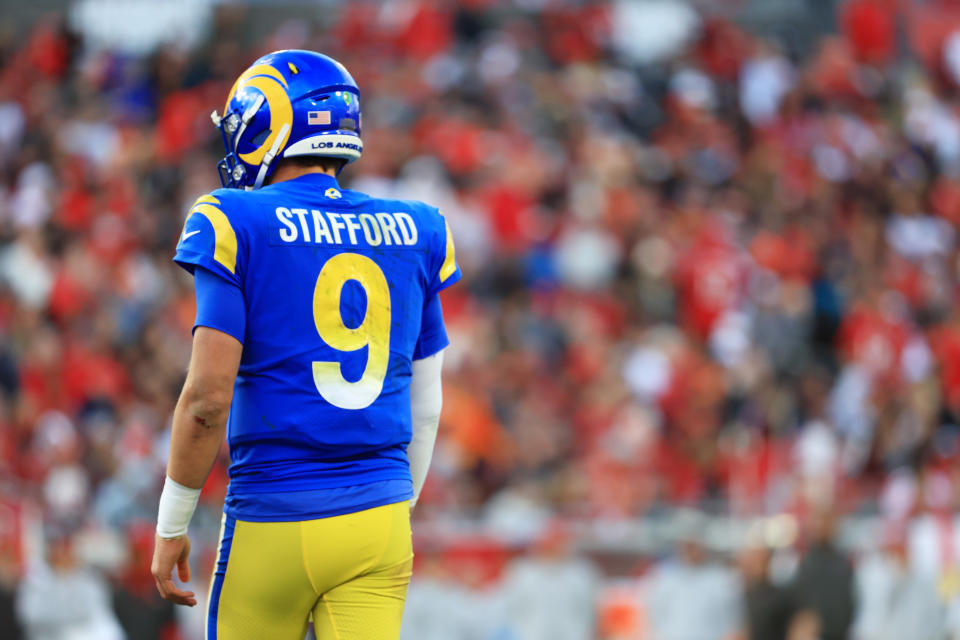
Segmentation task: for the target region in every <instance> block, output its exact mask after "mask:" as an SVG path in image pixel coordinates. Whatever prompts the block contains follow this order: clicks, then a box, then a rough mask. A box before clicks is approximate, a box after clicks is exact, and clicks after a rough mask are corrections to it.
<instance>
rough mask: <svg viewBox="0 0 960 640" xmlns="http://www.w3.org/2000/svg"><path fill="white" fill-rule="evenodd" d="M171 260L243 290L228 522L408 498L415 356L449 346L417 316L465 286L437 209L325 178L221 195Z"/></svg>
mask: <svg viewBox="0 0 960 640" xmlns="http://www.w3.org/2000/svg"><path fill="white" fill-rule="evenodd" d="M174 260H175V261H176V262H177V264H179V265H180V266H182V267H184V268H185V269H187V270H188V271H190V272H191V273H192V272H194V270H195V268H196V267H203V268H204V269H206V270H209V271H210V272H212V273H214V274H216V275H217V276H219V277H221V278H223V279H224V280H225V281H227V282H229V283H230V284H232V285H234V286H236V287H237V288H238V289H239V290H240V291H241V292H242V294H243V301H244V305H243V307H244V311H245V314H246V318H245V325H244V326H245V329H244V335H243V336H242V342H243V355H242V358H241V362H240V370H239V373H238V376H237V380H236V384H235V387H234V395H233V404H232V406H231V409H230V416H229V419H228V422H227V441H228V444H229V447H230V458H231V465H230V487H229V490H228V494H227V500H226V502H225V510H226V511H227V514H228V515H230V516H232V517H235V518H238V519H241V520H259V521H269V520H303V519H310V518H317V517H326V516H330V515H336V514H338V513H349V512H353V511H358V510H361V509H365V508H371V507H374V506H380V505H383V504H389V503H391V502H397V501H400V500H405V499H408V498H410V497H411V495H412V485H411V481H410V469H409V463H408V460H407V457H406V448H407V445H408V444H409V442H410V438H411V420H410V391H409V386H410V376H411V362H412V360H413V359H414V358H420V357H426V356H429V355H432V354H433V353H435V352H436V351H439V350H440V349H442V348H443V347H444V346H446V333H445V332H444V331H443V327H442V317H441V319H440V321H439V322H440V325H441V326H440V327H439V328H438V327H436V326H426V325H427V324H429V323H427V322H426V321H425V320H424V317H425V316H424V309H425V305H427V303H428V302H429V301H431V300H434V299H435V296H436V294H437V292H439V291H440V290H442V289H444V288H446V287H447V286H449V285H451V284H453V283H454V282H456V281H457V280H459V279H460V269H459V267H458V266H457V262H456V256H455V250H454V245H453V239H452V237H451V235H450V229H449V227H448V225H447V224H446V222H445V221H444V218H443V216H442V215H441V214H440V212H439V211H438V210H437V209H436V208H433V207H430V206H428V205H425V204H423V203H421V202H414V201H400V200H384V199H377V198H372V197H370V196H368V195H365V194H363V193H359V192H356V191H349V190H344V189H341V188H340V187H339V185H338V184H337V182H336V180H335V179H334V178H332V177H330V176H327V175H324V174H316V173H314V174H307V175H304V176H301V177H299V178H296V179H294V180H288V181H284V182H279V183H276V184H273V185H269V186H267V187H264V188H262V189H258V190H255V191H241V190H236V189H218V190H216V191H213V192H212V193H211V194H209V195H206V196H203V197H201V198H200V199H199V200H198V201H197V202H196V204H195V205H194V206H193V208H192V209H191V212H190V215H189V216H188V218H187V221H186V223H185V225H184V229H183V234H182V235H181V238H180V242H179V244H178V245H177V252H176V256H175V257H174ZM434 324H435V323H434Z"/></svg>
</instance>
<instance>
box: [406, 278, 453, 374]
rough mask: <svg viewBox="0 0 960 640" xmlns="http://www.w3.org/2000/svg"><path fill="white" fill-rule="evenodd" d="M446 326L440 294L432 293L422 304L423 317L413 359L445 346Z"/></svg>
mask: <svg viewBox="0 0 960 640" xmlns="http://www.w3.org/2000/svg"><path fill="white" fill-rule="evenodd" d="M449 344H450V339H449V338H447V328H446V326H445V325H444V323H443V307H442V306H441V305H440V296H439V295H437V294H434V295H433V296H431V297H430V298H428V299H427V302H426V304H424V305H423V318H422V320H421V322H420V337H419V338H418V339H417V344H416V346H415V347H414V349H413V359H414V360H422V359H423V358H429V357H430V356H432V355H434V354H435V353H437V352H439V351H442V350H443V349H445V348H447V345H449Z"/></svg>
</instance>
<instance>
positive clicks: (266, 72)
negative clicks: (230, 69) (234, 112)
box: [223, 64, 287, 113]
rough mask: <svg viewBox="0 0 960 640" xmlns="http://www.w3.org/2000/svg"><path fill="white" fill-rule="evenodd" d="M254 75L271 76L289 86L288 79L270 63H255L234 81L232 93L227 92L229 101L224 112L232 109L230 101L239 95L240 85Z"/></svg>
mask: <svg viewBox="0 0 960 640" xmlns="http://www.w3.org/2000/svg"><path fill="white" fill-rule="evenodd" d="M254 76H270V77H271V78H273V79H274V80H276V81H277V82H279V83H280V84H282V85H283V88H284V89H286V88H287V79H286V78H284V77H283V74H282V73H280V72H279V71H278V70H276V69H274V68H273V67H271V66H270V65H268V64H258V65H254V66H252V67H250V68H249V69H247V70H246V71H244V72H243V73H241V74H240V77H239V78H237V81H236V82H234V83H233V87H231V88H230V93H228V94H227V102H226V104H224V106H223V112H224V113H227V111H229V110H230V109H229V107H230V101H231V100H233V96H235V95H237V90H238V89H239V88H240V86H241V85H242V84H243V83H245V82H246V81H247V80H249V79H250V78H252V77H254Z"/></svg>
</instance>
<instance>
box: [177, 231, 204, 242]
mask: <svg viewBox="0 0 960 640" xmlns="http://www.w3.org/2000/svg"><path fill="white" fill-rule="evenodd" d="M201 231H203V229H197V230H196V231H191V232H190V233H186V232H184V234H183V235H182V236H180V242H183V241H184V240H186V239H187V238H189V237H190V236H195V235H197V234H198V233H200V232H201Z"/></svg>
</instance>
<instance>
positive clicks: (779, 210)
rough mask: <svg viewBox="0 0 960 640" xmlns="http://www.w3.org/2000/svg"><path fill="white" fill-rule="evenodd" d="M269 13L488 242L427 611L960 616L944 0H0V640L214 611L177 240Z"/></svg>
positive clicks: (474, 635)
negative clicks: (180, 539)
mask: <svg viewBox="0 0 960 640" xmlns="http://www.w3.org/2000/svg"><path fill="white" fill-rule="evenodd" d="M286 48H309V49H315V50H318V51H322V52H324V53H327V54H330V55H332V56H335V57H336V58H338V59H339V60H341V61H342V62H343V63H344V64H346V66H347V67H348V68H349V69H350V70H351V71H352V73H353V75H354V76H355V77H356V79H357V81H358V82H359V84H360V87H361V91H362V92H363V109H364V140H365V142H366V144H365V153H364V156H363V159H362V161H360V162H359V163H357V164H355V165H351V166H350V167H349V168H348V169H347V170H346V171H345V172H344V174H343V176H342V177H343V183H344V184H346V185H349V186H351V187H353V188H356V189H360V190H363V191H368V192H370V193H372V194H375V195H382V196H398V197H404V198H416V199H422V200H425V201H427V202H430V203H432V204H434V205H437V206H440V207H441V208H442V209H443V211H444V213H445V214H446V215H447V218H448V220H449V221H450V225H451V227H452V229H453V232H454V235H455V237H456V240H457V249H458V252H457V255H458V258H459V261H460V263H461V265H462V267H463V271H464V274H465V277H464V281H463V282H462V283H461V284H459V285H458V286H456V287H453V288H452V289H450V290H449V291H448V292H446V293H445V294H444V300H443V302H444V309H445V314H446V318H447V323H448V327H449V332H450V335H451V340H452V346H451V347H450V349H449V351H448V354H447V356H446V374H445V403H444V415H443V419H442V422H441V431H440V436H439V441H438V444H437V451H436V455H435V457H434V462H433V467H432V472H431V475H430V477H429V480H428V482H427V485H426V488H425V490H424V494H423V497H422V499H421V501H420V504H419V506H418V507H417V509H416V511H415V512H414V520H415V522H414V529H415V534H414V541H415V547H416V552H417V561H416V562H417V564H416V569H415V574H414V580H413V583H412V586H411V588H410V595H409V601H408V606H407V613H406V619H405V623H404V638H405V639H410V640H412V639H426V640H433V639H437V640H440V639H443V640H451V639H452V640H460V639H464V640H541V639H543V640H547V639H549V640H578V639H588V638H599V639H604V640H784V639H789V640H814V639H819V640H846V639H853V640H945V639H948V638H949V639H954V640H955V639H957V638H960V520H958V518H957V507H958V504H960V465H958V459H960V426H958V425H960V314H958V305H957V301H958V295H960V288H958V287H960V250H958V242H957V238H956V231H955V230H956V228H957V225H958V224H960V181H958V180H960V109H958V107H960V1H957V0H926V1H924V0H913V1H911V0H848V1H833V0H713V1H709V2H708V1H706V0H703V1H701V2H695V1H693V0H690V1H684V0H646V1H643V0H637V1H634V2H630V1H626V0H623V1H619V2H592V1H588V0H470V1H463V2H459V3H455V2H444V1H440V0H433V1H431V0H389V1H385V2H367V1H354V2H346V1H342V2H340V1H335V0H327V1H317V2H295V1H282V2H254V1H248V2H215V1H204V0H195V1H194V0H162V1H161V0H125V1H120V0H80V1H77V2H67V1H65V0H61V1H51V0H32V1H31V2H29V3H24V2H14V1H13V0H2V1H0V638H3V639H4V640H7V639H9V640H14V639H19V638H30V639H41V640H57V639H70V640H83V639H87V638H89V639H97V640H111V639H113V638H124V637H126V638H131V639H141V638H143V639H152V638H160V639H163V640H177V639H183V640H193V639H198V638H201V637H202V617H203V611H202V606H201V607H197V608H196V610H187V609H176V610H174V607H173V606H172V605H169V604H168V603H165V602H163V601H162V600H160V599H159V597H158V596H157V594H156V593H155V590H154V586H153V581H152V579H151V577H150V575H149V562H150V554H151V551H152V542H153V528H154V523H155V513H156V504H157V499H158V496H159V491H160V488H161V483H162V480H163V475H164V465H165V461H166V451H167V441H168V437H169V425H170V417H171V413H172V409H173V405H174V402H175V399H176V396H177V394H178V392H179V388H180V386H181V384H182V382H183V379H184V374H185V367H186V363H187V360H188V355H189V349H190V328H191V325H192V321H193V317H194V316H193V313H194V301H193V289H192V282H191V280H190V279H189V277H188V276H186V275H185V274H184V273H182V272H181V271H180V270H179V269H176V268H175V267H174V265H173V264H172V262H171V257H172V255H173V249H174V246H175V244H176V239H177V236H178V234H179V232H180V230H181V227H182V224H183V220H184V216H185V213H186V211H187V208H188V206H189V204H190V203H191V202H193V200H194V199H195V198H196V197H197V196H198V195H200V194H202V193H204V192H206V191H209V190H210V189H212V188H215V187H217V186H219V183H218V180H217V175H216V171H215V162H216V160H218V159H219V158H220V157H221V155H222V149H221V143H220V139H219V137H218V136H215V135H214V134H215V130H214V128H213V126H212V125H211V123H210V121H209V118H208V114H209V113H210V111H212V110H213V109H219V108H220V107H221V105H222V103H223V99H224V97H225V95H226V93H227V91H228V89H229V87H230V85H231V84H232V82H233V80H234V78H235V77H236V76H237V75H238V74H239V73H240V71H241V70H243V69H244V68H245V67H246V66H247V65H248V64H249V63H250V62H251V61H253V60H254V59H255V58H256V57H258V56H259V55H261V54H263V53H266V52H269V51H272V50H276V49H286ZM226 466H227V454H226V451H224V452H223V455H222V456H221V460H220V461H219V462H218V464H217V465H216V468H215V469H214V472H213V474H212V476H211V478H210V480H209V482H208V483H207V486H206V489H205V491H204V494H203V497H202V499H201V506H200V508H199V510H198V512H197V514H196V516H195V517H194V519H193V524H192V526H191V538H192V540H193V543H194V547H193V556H192V557H193V570H194V579H193V583H192V585H191V586H192V588H194V589H195V590H197V592H198V593H200V594H203V593H205V592H206V588H207V584H208V576H209V573H210V567H211V566H212V561H213V555H214V551H215V549H214V545H215V543H216V539H217V527H218V523H219V519H220V516H219V512H220V508H221V502H222V498H223V495H224V492H225V487H226V482H227V477H226ZM201 604H202V603H201Z"/></svg>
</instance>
